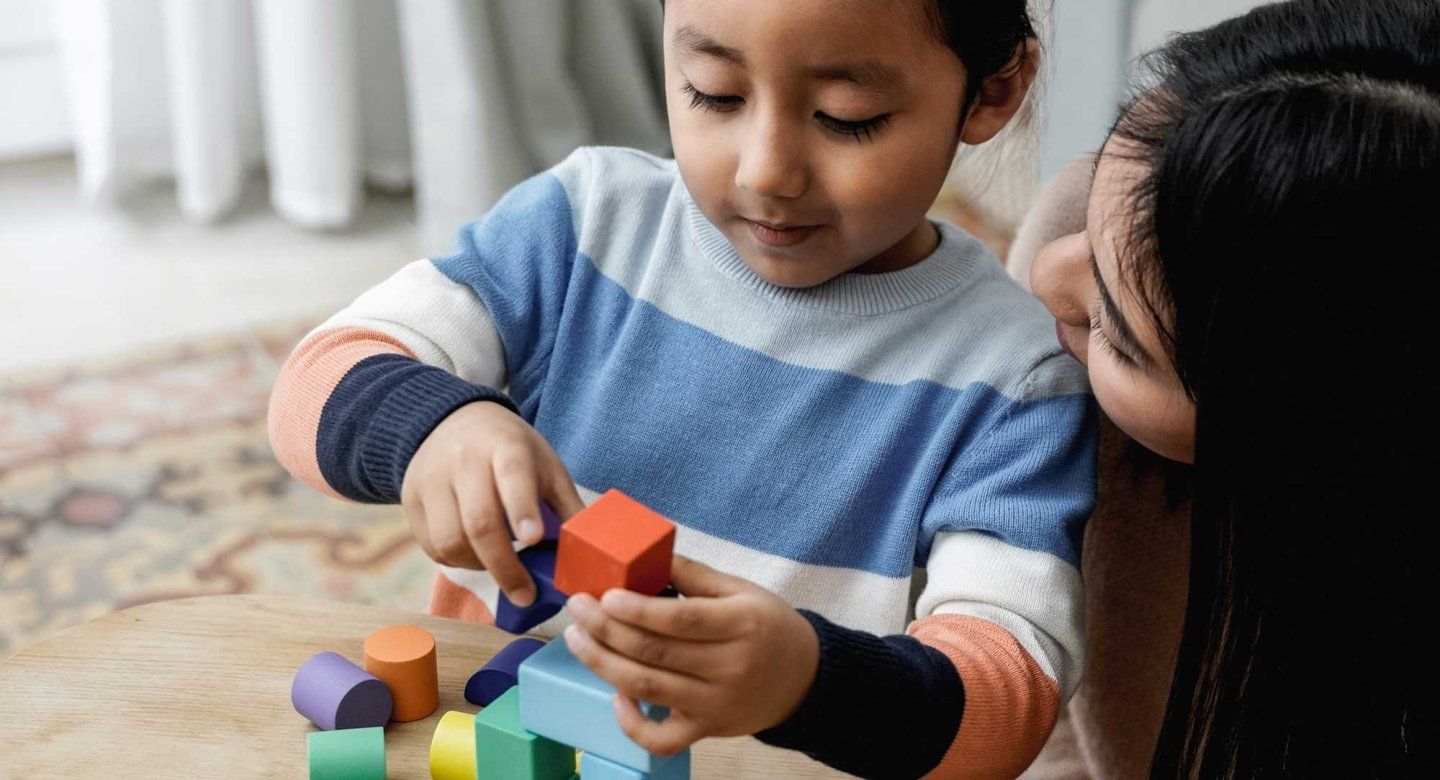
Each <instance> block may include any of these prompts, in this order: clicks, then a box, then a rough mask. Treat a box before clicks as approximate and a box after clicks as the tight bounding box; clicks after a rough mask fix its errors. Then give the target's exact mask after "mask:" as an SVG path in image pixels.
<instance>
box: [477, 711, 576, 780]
mask: <svg viewBox="0 0 1440 780" xmlns="http://www.w3.org/2000/svg"><path fill="white" fill-rule="evenodd" d="M475 771H476V776H478V777H482V778H490V777H493V778H502V777H503V778H505V779H506V780H566V778H569V777H570V775H571V774H572V773H574V771H575V749H574V748H572V747H569V746H567V745H563V744H561V743H559V742H556V741H554V740H551V739H546V738H545V737H542V736H540V735H538V734H533V733H531V732H529V731H527V730H526V729H525V728H524V727H523V726H522V725H520V689H519V688H511V689H510V690H508V691H506V692H505V693H503V694H501V695H500V698H498V699H496V700H495V701H493V702H491V704H490V706H489V707H486V708H485V709H483V710H481V711H480V713H479V714H478V715H476V716H475Z"/></svg>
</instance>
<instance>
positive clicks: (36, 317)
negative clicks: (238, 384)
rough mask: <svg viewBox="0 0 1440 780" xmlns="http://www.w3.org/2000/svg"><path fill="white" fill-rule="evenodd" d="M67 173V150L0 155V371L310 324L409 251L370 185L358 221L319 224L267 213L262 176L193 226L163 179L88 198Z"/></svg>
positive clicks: (399, 217)
mask: <svg viewBox="0 0 1440 780" xmlns="http://www.w3.org/2000/svg"><path fill="white" fill-rule="evenodd" d="M75 176H76V174H75V166H74V162H73V160H71V159H70V158H51V159H43V160H35V161H26V162H18V163H15V162H7V163H0V377H4V376H6V375H13V374H14V373H15V372H18V371H24V370H27V369H33V368H43V367H52V366H59V365H69V364H74V363H76V362H78V361H85V360H91V359H95V358H102V359H103V358H107V357H111V356H114V355H117V354H124V353H126V352H129V351H132V350H135V349H140V348H149V347H154V346H159V345H163V344H173V343H180V342H185V341H189V340H192V339H195V338H203V337H210V336H215V335H219V334H232V333H236V332H242V331H244V330H246V329H249V328H254V327H257V326H264V325H269V324H272V323H275V322H279V321H300V320H314V319H317V318H319V317H322V316H323V315H325V314H328V313H330V312H333V311H335V310H336V309H338V308H340V307H341V306H343V305H344V304H345V303H347V302H348V301H350V300H351V299H353V298H354V297H355V296H356V295H357V294H359V293H360V292H361V291H363V290H364V289H366V288H368V287H370V286H371V285H373V284H375V283H376V282H378V281H380V280H382V279H384V278H385V277H386V276H388V275H389V274H390V273H392V272H393V271H394V270H395V269H397V268H398V267H399V266H401V265H403V264H404V263H405V262H407V261H409V260H412V259H414V258H415V256H416V254H417V249H416V244H415V240H414V231H415V216H414V204H413V201H412V200H411V199H410V198H409V197H400V196H387V195H384V194H379V193H371V194H369V195H368V196H367V205H366V208H365V211H364V213H363V215H362V217H361V219H360V220H359V223H358V226H357V227H356V228H354V229H351V230H347V231H345V232H335V233H318V232H313V231H308V230H303V229H301V228H298V227H294V226H291V225H289V224H288V223H286V222H284V221H283V220H281V219H280V218H278V217H277V216H276V215H275V213H274V212H273V211H271V210H270V208H269V207H268V204H267V202H266V193H265V185H264V181H263V180H261V179H256V180H254V181H252V182H251V186H250V188H249V189H248V191H247V193H246V197H245V199H244V201H243V203H242V205H241V207H240V209H239V210H238V212H237V213H235V214H233V215H232V216H230V217H229V218H227V219H226V220H224V221H222V222H220V223H219V224H216V225H193V224H190V223H188V222H186V221H185V220H184V219H183V218H182V217H181V215H180V212H179V209H178V207H177V206H176V203H175V193H174V189H173V187H170V186H168V185H163V184H157V185H155V186H153V187H151V188H149V189H146V190H144V191H141V192H137V193H135V194H134V195H132V196H130V197H128V198H127V199H126V200H125V201H124V202H123V203H121V204H119V206H118V207H116V206H94V207H92V206H87V205H85V204H82V203H80V202H79V199H78V196H77V185H76V178H75ZM0 381H3V379H0Z"/></svg>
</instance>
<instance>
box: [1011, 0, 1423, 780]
mask: <svg viewBox="0 0 1440 780" xmlns="http://www.w3.org/2000/svg"><path fill="white" fill-rule="evenodd" d="M1151 64H1152V66H1153V70H1154V73H1155V75H1156V77H1157V80H1156V81H1155V82H1153V83H1152V84H1151V85H1150V88H1149V89H1147V90H1146V91H1145V92H1144V94H1143V96H1142V97H1141V98H1140V99H1139V100H1138V101H1136V102H1135V103H1134V104H1133V105H1132V106H1131V107H1129V108H1128V109H1127V110H1126V111H1125V112H1124V115H1123V117H1122V119H1121V120H1120V122H1119V123H1118V124H1117V125H1116V128H1115V130H1114V131H1113V133H1112V135H1111V137H1110V139H1109V141H1108V142H1107V144H1106V145H1105V147H1104V149H1103V150H1102V152H1101V154H1100V156H1099V158H1098V164H1096V165H1095V166H1094V180H1093V188H1091V187H1089V186H1088V184H1089V182H1088V181H1086V180H1085V179H1086V178H1088V177H1086V176H1084V175H1083V173H1084V172H1083V171H1082V172H1081V175H1078V176H1077V175H1076V171H1072V172H1071V173H1070V174H1069V175H1068V176H1067V177H1066V178H1065V179H1064V180H1063V181H1061V182H1060V183H1058V184H1057V187H1058V191H1057V192H1052V193H1051V194H1050V197H1051V199H1052V202H1051V205H1050V206H1049V207H1048V209H1042V211H1043V212H1044V213H1042V214H1040V215H1038V216H1037V217H1036V218H1034V219H1032V222H1031V224H1030V225H1028V226H1027V229H1026V232H1027V233H1028V236H1026V235H1022V237H1021V240H1020V241H1018V242H1017V254H1018V255H1019V260H1020V261H1021V263H1022V264H1024V261H1025V259H1026V258H1025V254H1026V250H1025V248H1024V247H1025V246H1026V245H1027V243H1029V244H1030V245H1032V246H1033V245H1034V243H1035V242H1034V236H1035V235H1036V234H1037V233H1044V232H1047V231H1049V233H1050V235H1051V236H1054V235H1060V234H1062V233H1064V235H1060V237H1059V238H1058V239H1056V240H1054V241H1053V242H1051V243H1049V244H1048V245H1047V246H1045V248H1044V249H1043V250H1041V251H1040V253H1039V256H1038V257H1037V258H1035V260H1034V264H1033V268H1032V269H1031V279H1032V283H1033V286H1034V289H1035V291H1036V293H1037V294H1039V295H1040V297H1041V298H1042V299H1043V300H1044V301H1045V303H1046V305H1047V306H1048V307H1049V308H1050V310H1051V312H1052V313H1053V314H1054V315H1055V317H1056V319H1057V321H1058V326H1057V334H1058V336H1059V337H1060V339H1061V341H1062V342H1063V343H1064V344H1065V345H1066V346H1067V347H1068V348H1069V349H1070V350H1071V351H1072V352H1073V353H1074V354H1075V356H1076V357H1077V358H1078V359H1079V360H1081V361H1082V362H1084V363H1085V364H1086V365H1087V368H1088V371H1089V374H1090V378H1091V381H1092V384H1093V386H1094V390H1095V394H1096V397H1097V399H1098V400H1099V402H1100V404H1101V406H1102V407H1103V408H1104V409H1105V411H1106V413H1107V415H1108V416H1109V417H1110V419H1111V420H1112V421H1113V422H1114V424H1115V426H1116V427H1118V428H1119V429H1120V430H1121V431H1123V432H1124V433H1125V434H1126V435H1128V436H1129V437H1130V438H1131V439H1133V440H1134V442H1136V443H1138V444H1139V445H1143V446H1144V447H1145V448H1148V449H1149V450H1151V451H1152V452H1154V453H1156V454H1158V455H1160V456H1163V458H1165V459H1168V460H1170V461H1173V462H1178V463H1181V464H1190V465H1189V466H1188V468H1185V469H1184V470H1183V473H1181V474H1180V476H1179V478H1176V479H1172V480H1171V485H1172V487H1175V488H1177V491H1178V492H1182V493H1186V494H1188V495H1189V496H1190V501H1189V503H1188V505H1182V506H1188V508H1186V509H1183V510H1182V511H1180V512H1178V513H1177V514H1178V515H1179V519H1180V520H1181V521H1182V523H1183V520H1184V519H1186V518H1187V517H1188V520H1189V534H1188V540H1187V539H1186V538H1185V536H1184V535H1183V533H1184V532H1183V529H1184V525H1183V524H1180V525H1176V524H1167V523H1156V524H1155V525H1153V526H1151V527H1150V528H1148V529H1146V531H1147V532H1148V531H1150V530H1155V531H1158V532H1159V534H1160V535H1159V536H1158V537H1156V538H1150V537H1147V536H1143V535H1141V534H1138V533H1136V532H1135V529H1134V528H1126V527H1123V526H1122V525H1120V523H1125V522H1127V519H1126V518H1125V517H1124V516H1123V515H1120V514H1119V513H1118V512H1117V511H1116V509H1117V506H1116V505H1115V504H1114V503H1113V502H1114V500H1115V497H1116V496H1117V495H1118V496H1121V497H1122V500H1124V498H1125V497H1126V496H1127V494H1128V493H1129V492H1130V488H1131V487H1132V483H1130V482H1128V480H1131V479H1132V478H1133V474H1134V472H1132V471H1129V470H1126V469H1124V468H1122V467H1121V466H1122V464H1121V463H1120V461H1118V460H1115V459H1113V458H1112V459H1111V460H1110V461H1108V465H1107V468H1108V469H1109V473H1102V486H1103V488H1102V495H1101V501H1102V509H1101V510H1100V511H1099V512H1097V515H1096V517H1095V519H1094V520H1093V521H1092V528H1091V529H1090V532H1089V534H1088V535H1087V549H1086V561H1085V567H1086V578H1087V587H1088V588H1089V589H1090V591H1091V592H1090V595H1089V599H1090V602H1091V604H1090V609H1089V610H1087V614H1088V615H1089V616H1090V617H1091V618H1092V621H1091V625H1090V632H1091V638H1090V645H1091V662H1090V666H1089V668H1088V669H1087V678H1086V682H1085V683H1084V685H1083V686H1082V692H1081V694H1080V695H1079V697H1078V699H1077V701H1076V703H1075V707H1074V708H1072V713H1073V714H1074V715H1075V719H1076V728H1077V731H1078V732H1079V733H1080V736H1081V743H1082V746H1083V747H1084V748H1085V753H1086V755H1087V758H1088V759H1089V761H1090V767H1089V770H1090V772H1091V773H1092V774H1094V775H1095V776H1098V777H1107V778H1108V777H1123V776H1135V775H1137V774H1143V773H1144V771H1145V768H1146V767H1148V768H1149V771H1150V773H1151V774H1152V776H1155V777H1177V776H1178V777H1200V778H1211V777H1259V776H1264V777H1272V776H1298V777H1308V776H1347V777H1351V776H1353V777H1360V776H1364V777H1375V776H1380V777H1393V776H1408V775H1415V774H1419V773H1420V772H1421V769H1420V768H1421V767H1422V766H1425V765H1429V766H1432V767H1433V766H1434V765H1435V763H1434V762H1435V755H1434V752H1435V750H1436V742H1437V734H1436V723H1435V714H1436V712H1437V710H1440V706H1437V704H1436V703H1435V700H1434V698H1433V696H1431V695H1427V693H1428V691H1429V690H1432V689H1433V686H1432V685H1429V684H1426V683H1425V682H1424V681H1425V680H1427V679H1428V678H1429V677H1431V676H1432V674H1433V672H1432V671H1431V666H1432V665H1433V662H1434V659H1435V658H1436V653H1435V652H1434V651H1435V649H1436V647H1435V642H1434V641H1433V640H1432V639H1431V638H1430V637H1431V636H1433V634H1434V632H1435V629H1434V627H1433V626H1430V625H1428V624H1427V623H1428V621H1427V620H1426V618H1428V617H1429V616H1430V615H1432V614H1434V608H1433V606H1432V605H1433V603H1434V602H1433V598H1432V597H1433V596H1434V595H1435V594H1436V590H1437V589H1436V574H1435V566H1434V564H1433V563H1432V562H1431V558H1432V556H1433V554H1434V553H1433V548H1432V545H1430V544H1428V542H1429V541H1430V540H1431V538H1432V534H1430V532H1429V528H1428V526H1429V525H1430V524H1431V523H1432V522H1433V520H1432V518H1433V517H1434V516H1435V510H1434V508H1433V507H1432V506H1431V505H1430V503H1429V502H1428V501H1426V500H1425V499H1426V498H1428V493H1429V487H1430V483H1431V480H1433V477H1431V475H1430V469H1429V468H1428V467H1429V465H1430V463H1431V462H1432V461H1433V459H1432V458H1430V457H1428V455H1429V447H1428V442H1427V441H1426V440H1425V438H1424V437H1426V436H1428V434H1423V433H1422V431H1426V430H1433V429H1434V428H1435V417H1436V414H1435V407H1436V400H1437V399H1436V393H1435V391H1434V390H1433V385H1432V384H1431V383H1430V380H1425V379H1422V378H1421V376H1422V374H1424V373H1426V368H1427V366H1428V364H1429V363H1430V362H1431V361H1430V358H1431V356H1432V355H1433V354H1434V346H1433V343H1432V342H1431V340H1430V338H1429V336H1430V334H1431V332H1432V331H1433V330H1434V323H1433V320H1434V314H1433V312H1434V311H1435V309H1434V306H1433V304H1432V299H1433V293H1432V292H1431V289H1430V286H1429V285H1428V284H1425V283H1423V281H1422V280H1428V279H1429V278H1430V274H1429V271H1430V266H1431V265H1433V264H1434V263H1435V261H1436V259H1437V258H1440V227H1437V226H1440V196H1437V189H1436V188H1437V186H1440V3H1437V2H1435V0H1370V1H1369V2H1356V1H1355V0H1296V1H1295V2H1289V3H1282V4H1277V5H1272V6H1266V7H1262V8H1260V9H1257V10H1255V11H1253V12H1251V13H1249V14H1247V15H1246V16H1244V17H1241V18H1238V19H1235V20H1231V21H1229V22H1226V23H1223V24H1221V25H1218V26H1216V27H1214V28H1211V29H1209V30H1205V31H1202V32H1198V33H1193V34H1189V35H1184V36H1180V37H1178V38H1176V39H1175V40H1174V41H1172V42H1171V43H1170V44H1169V45H1167V46H1166V47H1165V48H1164V49H1163V50H1162V51H1160V52H1158V54H1157V55H1156V56H1155V57H1153V59H1152V61H1151ZM1067 190H1068V191H1070V192H1071V193H1072V197H1079V198H1085V194H1084V192H1085V191H1086V190H1088V193H1089V194H1088V199H1087V200H1086V201H1085V203H1084V207H1083V208H1081V207H1078V206H1077V203H1078V201H1076V200H1069V199H1067V198H1066V196H1065V194H1064V192H1065V191H1067ZM1066 221H1070V222H1072V223H1073V224H1070V225H1068V226H1067V228H1068V229H1056V228H1057V225H1058V224H1060V223H1064V222H1066ZM1112 454H1113V452H1112ZM1107 480H1109V482H1108V484H1107V482H1106V481H1107ZM1117 481H1119V482H1120V483H1119V484H1117ZM1141 481H1143V479H1142V480H1141ZM1135 495H1147V496H1149V497H1148V498H1147V500H1150V501H1153V502H1156V503H1154V504H1152V505H1151V506H1150V507H1149V509H1148V511H1144V512H1142V513H1141V514H1143V515H1145V516H1146V517H1149V518H1152V519H1153V518H1154V517H1156V516H1157V510H1158V503H1159V502H1161V501H1162V499H1161V498H1160V497H1159V496H1158V495H1150V494H1144V493H1143V492H1142V493H1136V494H1135ZM1131 500H1132V501H1133V497H1131ZM1107 501H1108V502H1110V503H1109V504H1108V505H1107ZM1130 508H1131V509H1133V506H1132V507H1130ZM1187 541H1188V544H1189V555H1188V564H1189V565H1188V583H1186V582H1184V581H1183V579H1181V578H1184V577H1186V576H1187V574H1186V568H1187V567H1186V566H1185V563H1186V562H1187V561H1186V558H1185V556H1184V552H1183V550H1184V548H1185V545H1186V542H1187ZM1187 586H1188V587H1187ZM1187 589H1188V598H1186V597H1185V596H1183V595H1182V594H1184V593H1185V592H1186V591H1187ZM1182 598H1184V599H1185V602H1184V608H1183V613H1182V611H1181V610H1180V608H1179V603H1180V601H1179V600H1180V599H1182ZM1127 601H1128V602H1129V603H1130V604H1134V603H1140V602H1145V603H1147V604H1149V607H1148V608H1147V609H1146V610H1143V611H1142V613H1141V614H1139V615H1138V616H1136V615H1132V614H1130V613H1128V612H1126V611H1125V607H1124V603H1125V602H1127ZM1182 614H1183V620H1182ZM1177 629H1178V637H1179V638H1178V642H1177V638H1176V633H1175V632H1176V631H1177ZM1127 670H1130V671H1132V672H1134V674H1135V675H1137V676H1136V677H1131V678H1128V679H1127V678H1126V677H1125V675H1126V672H1127ZM1122 685H1124V686H1128V690H1126V691H1124V692H1123V694H1117V693H1116V690H1115V688H1116V687H1117V686H1122ZM1107 686H1109V687H1110V689H1108V690H1107ZM1165 690H1168V696H1167V695H1166V694H1164V693H1161V691H1165ZM1117 746H1118V747H1117Z"/></svg>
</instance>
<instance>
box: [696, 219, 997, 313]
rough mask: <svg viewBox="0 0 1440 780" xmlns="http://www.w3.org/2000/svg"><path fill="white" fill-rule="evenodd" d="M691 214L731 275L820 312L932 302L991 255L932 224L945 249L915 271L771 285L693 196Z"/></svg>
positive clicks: (704, 242)
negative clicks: (805, 284)
mask: <svg viewBox="0 0 1440 780" xmlns="http://www.w3.org/2000/svg"><path fill="white" fill-rule="evenodd" d="M685 209H686V212H687V216H688V218H689V222H690V228H691V230H693V231H694V234H695V240H696V243H697V244H699V246H700V251H701V252H702V253H703V254H704V255H705V257H706V259H707V260H709V261H710V263H711V264H712V265H713V266H714V267H715V268H716V269H717V270H719V271H720V272H721V273H722V274H724V275H725V276H728V277H730V278H731V279H733V280H735V281H737V282H739V283H740V284H741V285H742V286H744V287H746V288H748V289H750V290H752V291H754V292H756V293H759V294H760V295H763V296H765V297H768V298H772V299H774V300H777V301H780V302H783V303H786V304H794V305H798V306H806V307H810V308H815V309H825V310H829V311H836V312H842V313H845V314H856V315H862V316H873V315H877V314H886V313H888V312H894V311H899V310H901V309H907V308H910V307H912V306H916V305H919V304H922V303H926V302H927V301H932V300H934V299H936V298H939V297H940V296H942V295H945V294H946V293H949V292H951V291H952V290H955V289H956V288H958V287H960V286H961V285H962V284H964V283H965V282H966V281H967V280H968V279H969V278H970V277H971V276H973V275H974V273H975V270H976V269H977V268H978V267H979V265H980V261H981V260H983V259H984V258H985V256H986V255H987V254H988V251H989V250H988V249H986V247H985V245H984V244H981V243H980V241H979V240H978V239H976V238H975V237H973V236H971V235H970V234H969V233H966V232H965V231H963V230H961V229H960V228H958V227H956V226H954V225H951V224H949V223H948V222H936V221H932V224H933V225H935V227H936V229H937V230H939V232H940V244H939V245H938V246H937V247H936V248H935V251H934V252H931V253H930V255H929V256H928V257H926V258H925V259H924V260H921V261H920V262H918V263H916V264H915V265H912V266H910V267H909V268H903V269H901V270H899V271H891V272H889V273H881V274H861V273H853V272H851V273H845V274H841V275H840V276H837V277H835V278H834V279H831V280H829V281H827V282H824V283H822V284H818V285H815V286H814V287H803V288H797V287H782V286H780V285H777V284H772V283H770V282H767V281H765V280H764V279H763V278H761V277H760V275H759V274H756V273H755V272H754V271H752V270H751V269H750V266H748V265H746V264H745V261H744V260H743V259H741V257H740V253H739V252H738V251H736V249H735V247H734V245H733V244H731V243H730V241H729V239H727V238H725V234H723V233H721V232H720V229H719V228H717V227H715V225H714V224H713V223H712V222H710V220H709V219H707V218H706V217H705V215H704V214H703V213H702V212H701V211H700V207H699V206H698V205H696V203H695V200H694V199H693V198H691V197H690V193H689V192H686V193H685Z"/></svg>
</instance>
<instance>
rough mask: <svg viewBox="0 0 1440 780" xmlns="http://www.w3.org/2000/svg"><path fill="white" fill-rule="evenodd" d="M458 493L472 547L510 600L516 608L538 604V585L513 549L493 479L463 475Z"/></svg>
mask: <svg viewBox="0 0 1440 780" xmlns="http://www.w3.org/2000/svg"><path fill="white" fill-rule="evenodd" d="M455 489H456V491H457V495H458V497H459V500H460V514H461V520H462V523H463V524H464V527H465V536H466V539H467V540H468V542H469V544H470V547H471V548H472V549H473V550H474V551H475V552H476V554H477V555H478V556H479V558H480V562H481V563H482V564H484V566H485V568H486V569H487V570H488V571H489V572H490V576H492V577H494V578H495V584H496V585H498V586H499V587H500V590H502V591H504V592H505V596H506V598H509V599H510V601H511V602H512V603H514V604H515V605H516V606H521V607H525V606H529V605H530V604H531V602H533V601H534V600H535V585H534V583H533V582H531V581H530V573H529V572H527V571H525V566H524V565H523V564H522V563H520V558H519V557H517V556H516V555H515V548H514V547H512V546H511V545H510V531H509V529H508V528H507V527H506V525H505V521H504V518H502V517H501V509H500V501H499V499H498V498H497V497H496V495H495V486H494V481H493V479H492V478H491V475H490V474H489V473H486V472H479V473H473V474H465V475H462V476H460V477H457V479H456V483H455Z"/></svg>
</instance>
